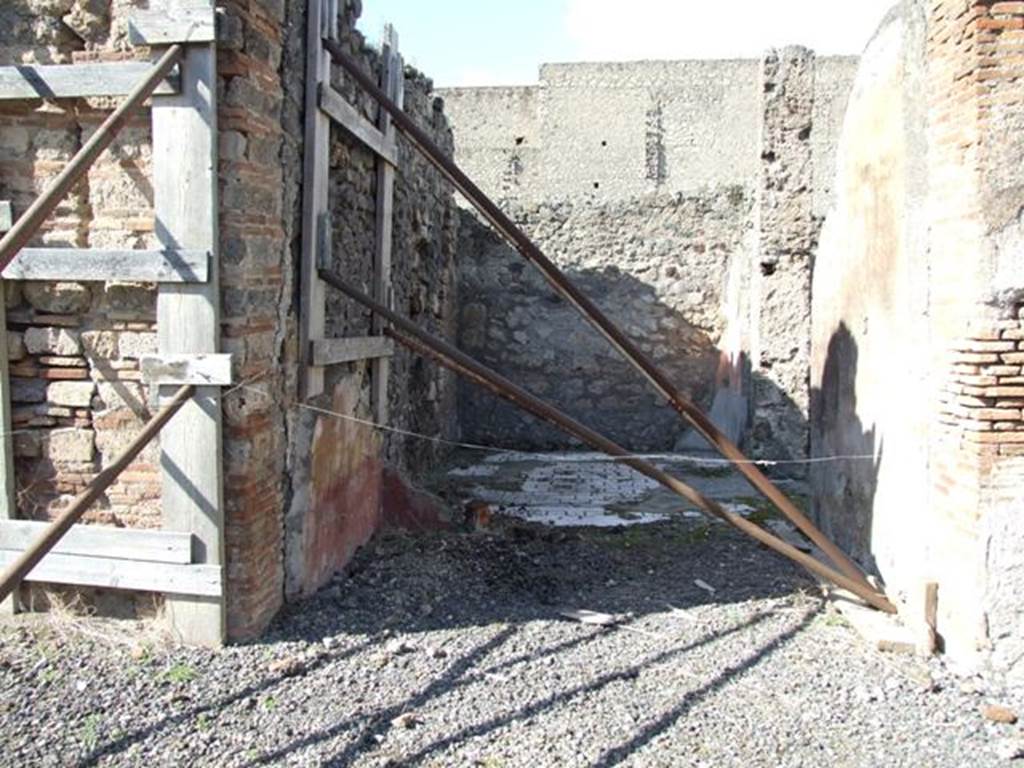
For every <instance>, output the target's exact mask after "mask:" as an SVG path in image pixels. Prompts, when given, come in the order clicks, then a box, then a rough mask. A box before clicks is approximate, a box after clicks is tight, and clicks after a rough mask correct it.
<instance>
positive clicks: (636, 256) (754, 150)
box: [442, 48, 855, 458]
mask: <svg viewBox="0 0 1024 768" xmlns="http://www.w3.org/2000/svg"><path fill="white" fill-rule="evenodd" d="M854 68H855V62H854V60H851V59H818V58H816V57H814V56H813V54H811V53H810V52H808V51H805V50H803V49H796V48H794V49H786V50H785V51H780V52H773V53H772V54H770V55H769V56H768V58H766V59H765V60H764V61H759V60H756V59H751V60H734V61H681V62H635V63H623V64H557V65H545V66H543V67H542V68H541V72H540V83H539V85H537V86H532V87H515V88H459V89H449V90H445V91H443V92H442V95H443V96H444V99H445V103H446V111H447V113H448V114H449V116H450V119H451V121H452V125H453V128H454V131H455V142H456V160H457V161H458V162H459V163H460V165H461V166H462V167H463V168H464V169H465V170H466V171H467V172H468V173H469V175H470V176H471V177H472V178H473V179H474V180H475V181H477V183H478V184H480V185H481V186H482V187H483V189H484V190H485V191H486V192H488V193H489V194H490V195H492V196H493V197H495V198H496V199H498V201H499V202H500V203H502V204H503V205H504V206H505V207H506V210H507V211H508V212H510V213H511V214H512V215H513V217H514V219H515V220H516V221H517V223H518V224H520V226H522V227H523V228H524V229H525V231H526V232H527V233H528V234H529V235H530V236H531V237H533V239H534V240H535V241H536V242H537V244H538V245H540V246H541V248H542V250H544V251H545V253H546V254H547V255H548V257H549V258H551V259H552V260H553V261H555V263H556V264H558V265H559V267H561V268H562V269H563V270H564V271H566V272H567V274H568V275H569V277H570V278H571V279H572V280H574V281H576V282H577V283H579V285H580V286H581V287H582V288H583V289H584V290H586V291H587V292H588V294H589V295H590V296H591V298H593V299H594V300H595V301H596V303H597V304H598V306H600V307H601V308H602V310H604V311H605V312H606V313H607V314H608V315H609V316H610V317H611V318H612V319H614V320H616V321H617V322H619V323H620V324H621V325H622V326H623V327H624V328H625V330H626V331H627V332H628V333H629V334H630V335H631V336H632V337H633V338H634V339H635V340H636V341H637V342H638V344H639V345H640V347H641V348H642V349H643V350H644V351H646V352H647V353H648V354H650V355H651V356H652V357H653V358H654V359H655V360H656V361H657V362H658V363H659V365H661V366H662V367H663V368H664V369H665V370H666V371H667V372H668V373H669V374H670V375H671V377H672V378H673V380H674V381H675V382H676V384H677V385H678V386H679V387H680V389H681V390H683V391H684V392H685V393H686V394H687V395H689V396H690V397H692V398H693V399H695V400H696V401H697V402H698V403H699V404H700V405H701V406H703V407H705V408H712V410H713V413H714V415H715V417H716V418H719V417H720V418H719V420H720V422H721V425H722V426H725V423H724V422H729V425H730V426H729V431H731V432H735V433H736V435H735V436H736V437H737V439H738V438H740V437H742V438H744V439H745V440H746V442H747V444H748V447H750V448H752V449H753V450H754V451H755V453H757V454H758V455H760V456H765V457H768V456H771V457H774V458H802V457H805V456H806V454H807V444H808V438H807V435H808V432H807V406H808V397H809V396H808V354H809V351H808V345H807V338H808V337H809V327H810V269H811V264H810V252H811V250H812V247H813V244H814V242H815V241H816V236H817V228H818V224H819V221H820V217H819V216H818V210H819V208H822V207H824V205H825V202H824V201H827V200H829V199H830V195H831V174H830V173H826V172H825V171H824V170H823V169H828V168H831V167H832V164H833V149H834V137H835V134H836V131H837V128H836V124H837V123H838V121H839V119H840V118H841V115H842V107H843V106H844V105H845V98H846V94H847V92H848V88H849V84H850V80H851V78H852V73H853V71H854ZM459 254H460V264H459V274H460V277H459V280H460V297H461V298H460V311H461V315H460V321H459V333H460V342H461V344H462V346H463V347H464V348H465V349H466V351H468V352H470V353H471V354H474V355H475V356H477V357H480V358H481V359H483V360H484V361H486V362H487V363H488V364H489V365H491V366H493V367H495V368H497V369H498V370H500V371H501V372H502V373H504V374H505V375H507V376H510V377H511V378H513V379H515V380H517V381H521V382H522V383H524V384H526V385H527V386H528V387H530V388H531V389H532V390H533V391H535V392H536V393H538V394H540V395H542V396H544V397H546V398H548V399H550V400H552V401H553V402H554V403H556V404H557V405H559V406H560V407H562V408H564V409H565V410H566V411H568V412H569V413H571V414H573V415H574V416H577V417H579V418H581V419H582V420H584V421H585V422H587V423H588V424H590V425H592V426H595V427H597V428H599V429H600V430H602V431H604V432H606V433H608V434H610V435H611V436H613V437H615V438H616V439H618V440H619V441H621V442H623V443H624V444H625V445H627V446H629V447H630V448H632V449H635V450H666V449H669V448H672V447H673V446H675V445H677V444H678V445H680V446H682V447H689V446H690V441H688V440H686V439H685V436H684V434H683V433H684V429H683V426H682V424H681V422H680V421H679V419H678V417H677V416H675V415H674V414H673V412H671V411H670V410H669V409H668V408H666V407H665V406H664V405H663V402H662V401H661V399H660V397H659V396H658V395H657V394H656V393H655V392H654V391H653V390H651V389H650V387H649V386H648V385H647V384H646V382H644V381H643V379H642V378H641V377H640V376H639V374H637V373H635V372H634V371H633V370H632V368H631V367H630V366H629V365H628V364H627V363H625V362H624V361H623V360H622V359H621V358H620V357H619V356H618V355H617V353H615V352H614V351H613V350H612V349H611V347H609V346H608V345H607V343H606V342H605V341H604V340H603V339H602V338H601V337H599V336H598V335H597V334H596V333H595V332H594V331H593V330H591V329H590V327H589V326H588V325H587V324H585V323H584V322H583V321H582V320H581V319H580V318H579V316H578V315H577V314H576V313H575V311H574V310H572V309H571V308H569V307H568V306H567V305H565V304H564V303H563V302H561V301H560V300H558V299H556V298H555V296H554V294H553V293H552V291H551V290H550V289H549V288H548V287H546V286H545V285H544V284H543V283H542V282H541V281H540V279H539V278H538V277H537V276H536V275H535V274H534V272H533V271H532V270H531V268H530V267H529V266H528V265H526V263H525V262H524V261H523V260H522V259H521V258H519V257H518V256H517V255H516V254H515V253H514V252H513V251H512V250H511V249H510V248H508V247H506V246H504V245H502V243H501V242H499V241H498V240H497V238H496V236H494V235H493V234H492V233H491V232H490V230H488V229H487V228H486V226H485V225H483V224H482V223H481V222H480V221H479V220H478V219H476V218H475V217H474V216H473V215H471V214H470V213H468V212H467V213H464V214H463V225H462V228H461V236H460V248H459ZM783 321H785V322H783ZM462 391H463V394H462V396H461V397H460V414H461V420H462V427H463V432H464V435H465V436H466V437H467V438H468V439H471V440H473V441H477V442H491V443H501V444H505V445H516V446H522V447H533V448H553V447H565V446H567V445H570V443H568V442H567V440H566V438H564V437H562V436H561V435H560V434H559V433H556V432H554V431H553V430H551V429H549V428H547V427H545V426H544V425H541V424H538V423H537V422H534V421H532V420H530V419H528V418H526V417H523V416H521V415H520V414H518V413H517V412H516V411H514V410H513V409H512V408H510V407H507V406H505V405H504V404H502V403H498V402H496V401H494V399H493V398H492V397H491V396H490V395H488V394H486V393H481V392H478V391H476V390H474V389H472V388H471V387H468V386H467V387H465V388H463V390H462ZM750 424H754V425H758V426H757V429H756V430H755V431H754V432H753V433H751V432H750V430H749V429H744V428H743V426H744V425H750ZM680 438H683V439H682V442H680Z"/></svg>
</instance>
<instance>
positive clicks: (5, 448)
mask: <svg viewBox="0 0 1024 768" xmlns="http://www.w3.org/2000/svg"><path fill="white" fill-rule="evenodd" d="M10 206H11V204H10V203H9V202H7V201H0V234H3V233H4V232H6V231H7V230H8V229H10V228H11V224H12V219H13V218H14V217H13V216H12V215H11V210H10ZM5 294H6V291H5V284H4V282H3V280H0V430H3V434H2V435H0V520H13V519H14V518H16V517H17V516H18V508H17V505H16V500H15V484H14V438H13V436H12V435H11V380H10V373H9V372H8V365H7V363H8V361H7V302H6V295H5ZM17 597H18V591H17V590H15V591H14V593H13V594H12V595H11V596H10V597H8V598H7V599H6V600H4V601H3V602H0V614H8V615H9V614H13V613H17V611H18V600H17Z"/></svg>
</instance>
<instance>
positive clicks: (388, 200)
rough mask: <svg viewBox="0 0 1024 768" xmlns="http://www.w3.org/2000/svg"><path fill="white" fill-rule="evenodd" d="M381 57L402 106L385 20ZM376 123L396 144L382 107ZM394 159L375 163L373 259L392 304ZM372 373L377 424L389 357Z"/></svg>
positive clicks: (376, 324)
mask: <svg viewBox="0 0 1024 768" xmlns="http://www.w3.org/2000/svg"><path fill="white" fill-rule="evenodd" d="M381 58H382V61H383V65H384V72H383V78H384V81H383V83H382V85H383V87H384V91H385V93H387V95H388V98H390V99H391V100H392V101H393V102H395V104H397V105H398V106H399V108H401V107H402V106H403V103H404V100H405V67H404V65H403V64H402V57H401V56H399V54H398V33H397V32H396V31H395V28H394V27H393V26H391V25H390V24H388V25H387V26H386V27H385V28H384V39H383V41H382V44H381ZM377 126H378V128H379V129H380V132H381V134H382V135H383V136H384V140H385V141H386V142H387V143H388V144H389V145H390V146H392V147H394V146H395V126H394V125H393V124H392V122H391V117H390V116H389V115H388V113H387V111H386V110H385V109H383V108H381V109H380V110H379V117H378V121H377ZM397 165H398V162H397V159H396V161H395V162H392V163H382V162H378V163H377V212H376V241H377V247H376V251H375V252H374V259H373V297H374V299H376V300H377V301H378V302H380V303H381V304H383V305H385V306H387V307H390V306H391V248H392V240H393V239H394V201H395V167H396V166H397ZM371 322H372V325H371V329H372V331H373V333H374V334H375V335H381V334H383V332H384V329H385V328H386V327H387V324H386V323H385V322H384V321H383V319H382V318H381V317H380V316H379V315H376V314H375V315H374V316H373V319H372V321H371ZM370 374H371V377H372V385H371V386H372V394H371V403H372V406H373V413H374V416H375V418H376V420H377V423H378V424H387V422H388V381H389V378H390V376H391V361H390V360H389V359H388V358H386V357H379V358H377V359H375V360H374V361H373V363H372V364H371V367H370Z"/></svg>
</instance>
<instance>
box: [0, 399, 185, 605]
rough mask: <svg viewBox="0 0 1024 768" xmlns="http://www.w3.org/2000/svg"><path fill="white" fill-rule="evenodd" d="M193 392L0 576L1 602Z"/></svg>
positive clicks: (156, 418)
mask: <svg viewBox="0 0 1024 768" xmlns="http://www.w3.org/2000/svg"><path fill="white" fill-rule="evenodd" d="M195 391H196V388H195V387H194V386H193V385H191V384H186V385H185V386H183V387H181V388H180V389H179V390H178V391H177V392H176V393H175V395H174V399H173V400H171V402H170V403H168V404H167V407H165V408H164V409H162V410H161V411H160V413H158V414H157V415H156V416H154V417H153V418H152V419H150V420H149V422H148V423H147V424H146V426H145V427H143V428H142V431H141V432H140V433H139V434H138V435H137V436H136V438H135V439H134V440H132V442H131V443H130V444H129V445H128V447H127V448H125V449H124V451H122V452H121V454H120V455H118V457H117V458H116V459H114V461H113V463H112V464H111V465H110V466H109V467H107V468H106V469H104V470H103V471H102V472H100V473H99V474H98V475H96V477H95V478H93V481H92V482H91V483H89V487H88V488H86V489H85V490H84V491H82V492H81V493H80V494H78V496H76V497H75V499H74V501H72V502H71V505H70V506H69V507H68V508H67V509H66V510H64V511H63V512H62V513H61V514H60V517H58V518H57V519H56V520H54V521H53V522H52V523H50V526H49V527H48V528H47V529H46V530H45V531H43V534H42V535H41V536H40V537H39V539H38V540H37V541H36V542H35V543H33V544H32V545H31V546H29V547H28V548H27V549H26V550H25V551H24V552H22V553H21V555H20V556H19V557H18V559H17V560H15V561H14V562H13V563H11V564H10V566H9V567H8V568H7V569H6V570H5V571H4V572H3V575H2V576H0V602H3V601H4V600H5V599H7V596H8V595H9V594H11V592H13V591H14V590H15V589H17V587H18V585H19V584H20V583H21V581H22V579H24V578H25V577H26V576H28V574H29V573H31V571H32V569H33V568H35V567H36V566H37V565H38V564H39V561H40V560H42V559H43V557H45V556H46V553H47V552H49V551H50V550H51V549H53V547H54V546H55V545H56V544H57V542H58V541H60V539H61V537H62V536H64V534H65V533H67V532H68V530H69V529H70V528H71V526H72V525H74V524H75V523H76V522H78V520H79V519H80V518H81V517H82V515H83V514H85V511H86V510H87V509H89V507H90V506H92V503H93V502H94V501H96V499H98V498H99V497H100V496H101V495H102V494H103V492H104V491H106V490H107V488H109V487H110V486H111V485H112V484H113V483H114V481H115V480H117V478H118V476H119V475H120V474H121V473H122V472H123V471H124V470H125V468H126V467H127V466H128V465H129V464H131V463H132V461H134V460H135V457H136V456H138V455H139V453H141V452H142V449H143V448H145V447H146V446H147V445H149V443H150V441H151V440H152V439H153V438H154V437H156V436H157V434H159V432H160V430H161V429H163V428H164V425H166V424H167V422H168V421H170V420H171V417H172V416H174V414H176V413H177V412H178V411H179V410H180V409H181V406H183V405H184V404H185V403H187V402H188V401H189V399H190V398H191V397H192V395H194V394H195Z"/></svg>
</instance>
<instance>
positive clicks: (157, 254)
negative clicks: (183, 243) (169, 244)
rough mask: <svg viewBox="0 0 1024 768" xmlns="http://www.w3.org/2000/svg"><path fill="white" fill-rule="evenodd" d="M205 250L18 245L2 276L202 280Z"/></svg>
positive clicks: (206, 257) (206, 266)
mask: <svg viewBox="0 0 1024 768" xmlns="http://www.w3.org/2000/svg"><path fill="white" fill-rule="evenodd" d="M209 274H210V254H209V253H208V252H206V251H182V250H177V249H173V248H168V249H165V250H160V251H115V250H97V249H93V248H22V249H21V251H19V252H18V254H17V255H16V256H15V257H14V260H13V261H12V262H11V263H10V264H8V265H7V268H6V269H4V271H3V278H4V280H76V281H78V280H80V281H86V282H87V281H90V280H95V281H103V282H111V281H117V280H123V281H128V282H140V283H205V282H206V281H207V279H208V276H209Z"/></svg>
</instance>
